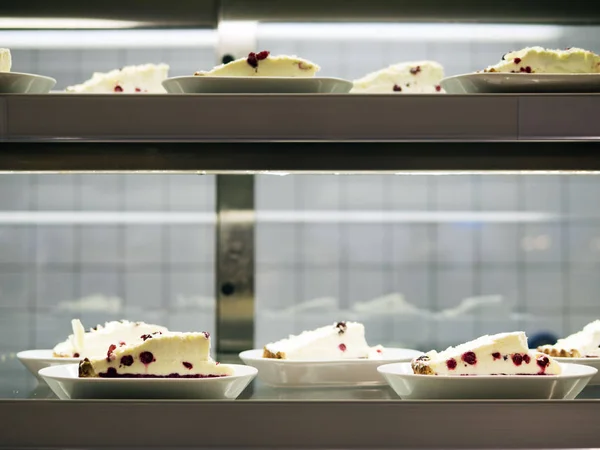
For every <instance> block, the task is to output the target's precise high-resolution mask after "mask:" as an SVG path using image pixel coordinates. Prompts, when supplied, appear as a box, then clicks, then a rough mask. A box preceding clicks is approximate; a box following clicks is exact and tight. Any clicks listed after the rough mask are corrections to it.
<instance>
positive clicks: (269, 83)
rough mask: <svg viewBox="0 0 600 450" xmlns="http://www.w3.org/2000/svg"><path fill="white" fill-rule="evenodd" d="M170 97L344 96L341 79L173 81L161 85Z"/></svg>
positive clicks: (347, 83) (345, 85)
mask: <svg viewBox="0 0 600 450" xmlns="http://www.w3.org/2000/svg"><path fill="white" fill-rule="evenodd" d="M162 84H163V86H164V88H165V89H166V90H167V92H168V93H170V94H347V93H348V92H350V89H352V86H353V85H352V83H351V82H350V81H347V80H342V79H341V78H293V77H291V78H284V77H199V76H191V77H174V78H168V79H166V80H165V81H163V83H162Z"/></svg>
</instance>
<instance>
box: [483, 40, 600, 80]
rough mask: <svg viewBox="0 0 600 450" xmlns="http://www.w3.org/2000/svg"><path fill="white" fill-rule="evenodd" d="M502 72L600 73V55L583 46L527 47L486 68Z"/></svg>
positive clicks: (488, 70)
mask: <svg viewBox="0 0 600 450" xmlns="http://www.w3.org/2000/svg"><path fill="white" fill-rule="evenodd" d="M484 72H502V73H523V74H528V73H563V74H564V73H600V56H598V55H597V54H595V53H593V52H590V51H588V50H583V49H581V48H568V49H566V50H550V49H545V48H542V47H527V48H524V49H522V50H518V51H514V52H509V53H507V54H505V55H504V56H503V57H502V61H500V62H499V63H498V64H496V65H494V66H490V67H488V68H487V69H484Z"/></svg>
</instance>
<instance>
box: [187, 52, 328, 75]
mask: <svg viewBox="0 0 600 450" xmlns="http://www.w3.org/2000/svg"><path fill="white" fill-rule="evenodd" d="M320 69H321V68H320V67H319V66H318V65H316V64H315V63H312V62H310V61H307V60H306V59H302V58H298V57H297V56H286V55H279V56H273V55H271V53H270V52H268V51H266V50H264V51H262V52H258V53H254V52H252V53H250V54H249V55H248V56H247V57H246V58H240V59H236V60H234V61H231V62H229V63H227V64H221V65H220V66H217V67H215V68H214V69H212V70H209V71H207V72H196V73H195V75H196V76H202V77H286V78H290V77H291V78H310V77H314V76H315V74H316V73H317V72H318V71H319V70H320Z"/></svg>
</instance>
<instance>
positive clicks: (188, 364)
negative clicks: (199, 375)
mask: <svg viewBox="0 0 600 450" xmlns="http://www.w3.org/2000/svg"><path fill="white" fill-rule="evenodd" d="M181 364H183V367H185V368H186V369H189V370H192V369H193V368H194V366H192V363H189V362H187V361H183V362H182V363H181Z"/></svg>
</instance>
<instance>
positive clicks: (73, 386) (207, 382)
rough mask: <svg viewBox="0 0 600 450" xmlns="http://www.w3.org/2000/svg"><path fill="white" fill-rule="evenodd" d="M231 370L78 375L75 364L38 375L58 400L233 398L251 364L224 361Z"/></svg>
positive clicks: (247, 378) (246, 380) (249, 376)
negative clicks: (212, 374)
mask: <svg viewBox="0 0 600 450" xmlns="http://www.w3.org/2000/svg"><path fill="white" fill-rule="evenodd" d="M228 365H229V366H231V367H233V369H234V371H235V373H234V374H233V375H231V376H226V377H216V378H79V376H78V370H79V365H78V364H68V365H63V366H52V367H46V368H45V369H42V370H40V375H41V376H42V377H43V378H44V380H46V383H48V386H50V389H52V391H53V392H54V393H55V394H56V395H57V396H58V398H60V399H62V400H69V399H90V398H96V399H99V398H110V399H115V398H119V399H122V398H127V399H132V398H136V399H150V398H151V399H156V398H163V399H165V398H168V399H205V400H209V399H210V400H234V399H236V398H237V397H238V396H239V395H240V394H241V393H242V391H243V390H244V389H246V386H248V385H249V384H250V382H251V381H252V380H253V379H254V377H255V376H256V372H257V371H256V369H255V368H254V367H248V366H243V365H241V364H228Z"/></svg>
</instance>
